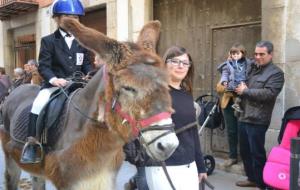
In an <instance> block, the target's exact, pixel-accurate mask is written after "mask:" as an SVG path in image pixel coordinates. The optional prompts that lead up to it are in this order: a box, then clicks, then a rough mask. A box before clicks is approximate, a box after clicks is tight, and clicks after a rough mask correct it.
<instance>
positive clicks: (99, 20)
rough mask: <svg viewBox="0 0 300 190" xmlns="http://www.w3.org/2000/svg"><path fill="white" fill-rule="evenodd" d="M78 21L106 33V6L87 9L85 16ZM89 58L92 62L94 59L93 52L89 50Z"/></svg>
mask: <svg viewBox="0 0 300 190" xmlns="http://www.w3.org/2000/svg"><path fill="white" fill-rule="evenodd" d="M80 22H81V23H83V24H84V25H85V26H87V27H90V28H93V29H95V30H97V31H100V32H102V33H103V34H106V32H107V29H106V28H107V25H106V8H105V7H104V8H99V9H96V10H93V11H87V12H86V14H85V16H83V17H81V18H80ZM90 56H91V57H90V60H91V62H92V63H93V61H94V57H95V55H94V53H93V52H90Z"/></svg>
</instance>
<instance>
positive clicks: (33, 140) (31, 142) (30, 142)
mask: <svg viewBox="0 0 300 190" xmlns="http://www.w3.org/2000/svg"><path fill="white" fill-rule="evenodd" d="M29 145H32V146H35V145H37V146H38V147H39V149H40V152H41V154H40V157H38V156H36V158H35V162H33V163H34V164H36V163H40V162H41V161H42V160H43V159H44V148H43V146H42V144H41V143H40V142H39V141H38V140H36V138H34V137H27V142H26V143H25V145H24V147H23V150H22V154H21V158H22V157H23V155H24V153H25V150H26V149H27V148H28V146H29ZM37 152H38V150H37V151H36V153H37Z"/></svg>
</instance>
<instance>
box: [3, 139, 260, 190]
mask: <svg viewBox="0 0 300 190" xmlns="http://www.w3.org/2000/svg"><path fill="white" fill-rule="evenodd" d="M0 147H1V141H0ZM4 168H5V165H4V156H3V151H2V150H0V190H4V179H3V177H4ZM135 172H136V169H135V167H134V166H132V165H131V164H129V163H128V162H124V164H123V165H122V166H121V169H120V171H119V174H118V177H117V181H116V190H123V189H124V184H125V183H126V182H127V181H128V180H129V179H130V177H131V176H132V175H134V173H135ZM241 179H245V177H244V176H241V175H237V174H232V173H228V172H225V171H221V170H215V171H214V173H213V174H212V175H211V176H209V177H208V180H209V182H210V183H211V184H213V185H214V186H215V190H254V188H239V187H236V186H235V185H234V184H235V182H236V181H237V180H241ZM31 189H32V188H31V181H30V175H29V174H28V173H26V172H22V175H21V180H20V184H19V190H31ZM46 189H47V190H55V187H54V186H53V185H52V184H51V183H50V182H47V185H46Z"/></svg>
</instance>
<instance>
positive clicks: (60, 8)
mask: <svg viewBox="0 0 300 190" xmlns="http://www.w3.org/2000/svg"><path fill="white" fill-rule="evenodd" d="M83 15H84V8H83V6H82V4H81V2H80V1H79V0H57V1H54V3H53V8H52V17H53V19H54V20H55V21H56V23H57V25H58V29H57V30H56V31H55V32H54V33H52V34H50V35H48V36H46V37H43V38H42V40H41V48H40V53H39V67H38V71H39V73H40V74H41V76H42V77H43V78H44V80H45V81H44V84H43V85H42V88H41V89H42V90H41V91H40V92H39V94H38V95H37V97H36V98H35V100H34V102H33V105H32V108H31V113H30V115H29V126H28V138H27V143H26V144H25V146H24V148H23V153H22V157H21V160H20V162H21V163H23V164H32V163H38V162H40V161H41V157H39V156H37V150H38V147H40V143H39V141H38V139H36V122H37V118H38V115H39V113H40V112H41V110H42V108H43V107H44V106H45V105H46V103H47V102H48V100H49V98H50V95H51V93H52V92H54V91H55V90H56V89H57V87H64V86H66V85H67V83H68V81H67V80H66V78H68V77H71V76H72V75H73V73H75V72H77V71H81V72H83V73H84V74H87V73H88V72H89V71H90V70H91V64H90V61H89V55H88V51H87V49H85V48H83V47H82V46H80V45H79V43H78V42H77V41H76V40H75V39H74V36H73V35H72V34H69V33H68V32H67V31H65V29H64V28H62V27H61V19H62V18H63V17H73V18H76V19H79V16H83Z"/></svg>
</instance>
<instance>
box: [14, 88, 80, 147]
mask: <svg viewBox="0 0 300 190" xmlns="http://www.w3.org/2000/svg"><path fill="white" fill-rule="evenodd" d="M83 85H84V84H82V83H76V82H74V83H70V85H68V86H67V87H66V88H65V89H59V88H58V89H57V90H55V91H54V92H53V93H52V94H51V96H50V99H49V101H48V102H47V104H46V105H45V106H44V108H43V109H42V111H41V113H40V114H39V117H38V119H37V124H36V137H37V139H38V140H39V141H40V142H41V144H42V145H43V147H44V148H45V150H46V152H48V151H49V150H51V149H52V148H53V147H54V146H55V143H56V142H57V139H58V138H59V136H60V134H61V133H62V131H63V130H64V128H63V127H64V126H63V121H64V119H65V115H66V112H67V109H68V108H67V106H65V104H66V102H67V99H68V97H69V96H72V93H75V92H74V91H75V90H77V89H78V90H79V89H80V88H82V87H83ZM31 107H32V105H28V106H27V107H26V108H25V109H23V110H22V112H21V113H20V114H19V116H18V119H17V121H16V124H15V125H14V128H13V131H12V133H13V134H12V137H13V139H14V140H15V141H17V142H19V143H22V144H25V142H26V138H27V131H28V123H29V117H28V116H29V113H30V110H31ZM47 150H48V151H47Z"/></svg>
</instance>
